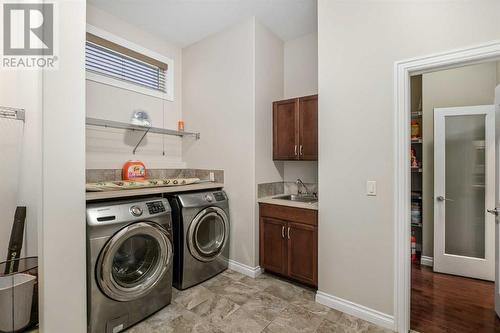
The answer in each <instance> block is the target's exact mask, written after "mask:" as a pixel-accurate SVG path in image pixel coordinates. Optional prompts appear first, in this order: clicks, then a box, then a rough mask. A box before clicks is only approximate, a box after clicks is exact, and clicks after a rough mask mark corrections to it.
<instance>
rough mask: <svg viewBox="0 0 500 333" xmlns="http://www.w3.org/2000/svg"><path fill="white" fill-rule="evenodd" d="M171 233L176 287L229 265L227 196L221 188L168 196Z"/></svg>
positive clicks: (206, 277)
mask: <svg viewBox="0 0 500 333" xmlns="http://www.w3.org/2000/svg"><path fill="white" fill-rule="evenodd" d="M169 202H170V205H171V207H172V219H173V235H174V249H175V250H174V277H173V285H174V287H176V288H177V289H181V290H182V289H186V288H189V287H191V286H194V285H196V284H198V283H201V282H203V281H205V280H207V279H209V278H211V277H213V276H215V275H217V274H218V273H220V272H222V271H224V270H225V269H227V267H228V259H229V229H230V224H229V200H228V197H227V194H226V192H224V191H210V192H197V193H185V194H178V195H175V196H171V197H169Z"/></svg>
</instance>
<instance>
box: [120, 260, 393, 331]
mask: <svg viewBox="0 0 500 333" xmlns="http://www.w3.org/2000/svg"><path fill="white" fill-rule="evenodd" d="M127 332H128V333H160V332H161V333H167V332H179V333H185V332H196V333H212V332H213V333H222V332H224V333H233V332H234V333H237V332H242V333H243V332H244V333H254V332H255V333H257V332H265V333H294V332H304V333H308V332H311V333H313V332H317V333H326V332H346V333H358V332H363V333H365V332H366V333H388V332H390V331H388V330H386V329H383V328H380V327H377V326H374V325H373V324H370V323H368V322H366V321H363V320H361V319H357V318H355V317H352V316H350V315H347V314H344V313H341V312H339V311H336V310H332V309H330V308H328V307H325V306H323V305H321V304H318V303H316V302H314V291H313V290H310V289H307V288H304V287H301V286H299V285H296V284H292V283H290V282H287V281H284V280H281V279H278V278H276V277H274V276H271V275H268V274H263V275H261V276H259V277H258V278H256V279H252V278H249V277H247V276H244V275H242V274H240V273H237V272H235V271H231V270H227V271H225V272H223V273H222V274H220V275H218V276H216V277H214V278H213V279H211V280H209V281H206V282H204V283H202V284H201V285H198V286H196V287H193V288H190V289H187V290H184V291H178V290H176V289H174V293H173V297H172V304H170V305H169V306H167V307H166V308H164V309H162V310H161V311H159V312H157V313H156V314H154V315H153V316H151V317H150V318H148V319H146V320H145V321H143V322H141V323H139V324H137V325H135V326H134V327H132V328H130V329H129V330H128V331H127Z"/></svg>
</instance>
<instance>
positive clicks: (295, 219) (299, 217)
mask: <svg viewBox="0 0 500 333" xmlns="http://www.w3.org/2000/svg"><path fill="white" fill-rule="evenodd" d="M260 266H261V267H262V268H264V269H265V270H267V271H270V272H273V273H277V274H280V275H283V276H286V277H289V278H291V279H294V280H297V281H300V282H303V283H306V284H309V285H311V286H314V287H317V286H318V215H317V211H315V210H310V209H300V208H294V207H286V206H278V205H270V204H260Z"/></svg>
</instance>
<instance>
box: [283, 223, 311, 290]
mask: <svg viewBox="0 0 500 333" xmlns="http://www.w3.org/2000/svg"><path fill="white" fill-rule="evenodd" d="M286 237H287V239H288V276H290V277H291V278H294V279H296V280H299V281H302V282H305V283H308V284H310V285H313V286H317V285H318V228H317V227H315V226H311V225H307V224H302V223H293V222H288V227H287V235H286Z"/></svg>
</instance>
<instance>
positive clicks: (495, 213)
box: [486, 208, 499, 216]
mask: <svg viewBox="0 0 500 333" xmlns="http://www.w3.org/2000/svg"><path fill="white" fill-rule="evenodd" d="M486 211H487V212H488V213H490V214H493V215H495V216H498V213H499V211H498V208H493V209H487V210H486Z"/></svg>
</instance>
